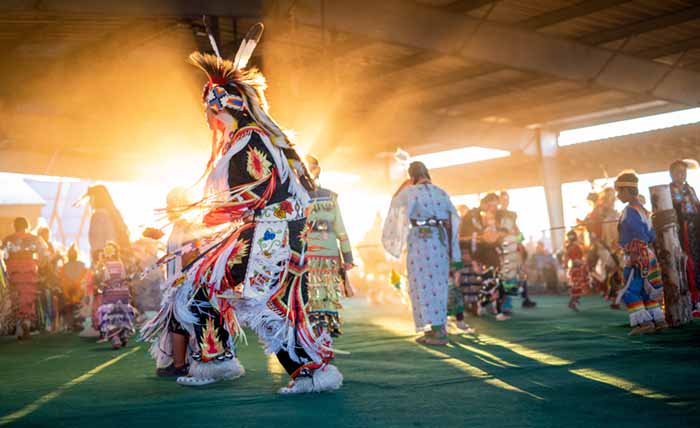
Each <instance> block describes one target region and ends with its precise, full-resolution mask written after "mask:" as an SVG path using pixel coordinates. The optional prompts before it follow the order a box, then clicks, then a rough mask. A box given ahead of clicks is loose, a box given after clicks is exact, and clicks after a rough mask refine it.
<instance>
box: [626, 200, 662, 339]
mask: <svg viewBox="0 0 700 428" xmlns="http://www.w3.org/2000/svg"><path fill="white" fill-rule="evenodd" d="M618 229H619V231H620V245H621V246H622V248H623V249H624V251H625V269H624V280H625V287H624V288H623V289H622V290H621V291H620V293H619V295H618V302H619V300H620V299H621V300H622V301H624V303H625V305H626V306H627V311H628V313H629V318H630V325H631V326H632V327H636V326H640V325H643V324H648V323H651V322H652V321H653V322H654V323H657V324H659V323H665V316H664V313H663V311H662V310H661V305H660V301H661V300H660V299H662V298H663V284H662V282H661V270H660V268H659V265H658V263H657V260H656V256H655V255H654V251H653V250H652V248H651V246H650V245H651V244H652V243H653V242H654V241H655V240H656V232H655V231H654V229H653V227H652V223H651V219H650V217H649V213H648V212H647V210H646V209H645V208H644V206H642V204H641V203H639V202H638V201H634V202H631V203H629V204H628V205H627V206H626V207H625V209H624V211H622V215H621V217H620V223H619V225H618Z"/></svg>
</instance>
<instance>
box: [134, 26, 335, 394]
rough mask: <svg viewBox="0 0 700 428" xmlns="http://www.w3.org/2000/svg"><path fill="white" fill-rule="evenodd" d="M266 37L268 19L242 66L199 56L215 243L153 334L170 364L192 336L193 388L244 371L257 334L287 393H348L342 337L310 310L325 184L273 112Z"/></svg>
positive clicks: (239, 60)
mask: <svg viewBox="0 0 700 428" xmlns="http://www.w3.org/2000/svg"><path fill="white" fill-rule="evenodd" d="M261 34H262V24H257V25H256V26H254V27H253V28H252V29H251V31H250V32H249V33H248V35H247V36H246V38H245V39H244V40H243V42H242V43H241V48H240V49H239V51H238V53H237V54H236V58H235V59H234V60H233V61H230V60H227V59H224V58H220V57H217V56H214V55H209V54H201V53H198V52H195V53H193V54H192V55H190V62H191V63H192V64H194V65H195V66H197V67H198V68H199V69H201V70H202V71H203V72H204V73H205V75H206V77H207V83H206V85H205V86H204V91H203V93H202V101H203V104H204V108H205V113H206V118H207V122H208V124H209V127H210V129H211V130H212V133H213V141H212V152H211V158H210V159H209V162H208V164H207V168H206V171H205V174H206V177H207V180H206V185H205V198H204V199H203V200H202V201H200V202H199V203H197V204H193V205H192V206H191V208H192V209H196V208H199V209H201V210H202V211H203V212H204V216H203V223H204V224H205V225H206V226H207V227H208V236H204V237H203V238H202V241H201V242H202V243H201V245H200V246H199V247H197V248H196V253H198V255H197V256H196V258H195V259H194V260H193V261H192V262H190V263H189V264H188V265H186V266H184V267H183V268H182V269H181V271H180V273H179V274H178V275H174V276H173V279H172V280H169V282H168V283H167V284H166V285H170V288H169V290H167V291H166V295H165V297H164V304H163V307H162V308H161V311H160V313H159V314H158V315H157V316H156V318H154V319H153V320H152V321H151V322H150V323H149V324H148V325H147V326H146V327H145V328H144V329H143V332H142V335H143V337H144V338H145V339H150V340H153V341H154V344H153V347H152V353H153V354H154V355H156V356H157V357H158V358H157V359H158V361H163V362H164V363H165V362H168V361H167V360H168V359H167V356H166V357H165V358H161V353H163V352H167V350H168V349H171V348H172V346H168V345H169V343H168V340H170V335H169V334H168V330H169V329H174V330H178V331H181V332H182V331H184V332H186V333H187V335H188V337H189V338H190V343H189V349H190V353H189V356H188V360H189V362H190V368H189V375H188V376H181V377H178V379H177V382H178V383H180V384H182V385H191V386H199V385H206V384H209V383H212V382H216V381H220V380H226V379H235V378H237V377H240V376H242V375H243V374H244V370H243V367H242V366H241V365H240V363H239V362H238V359H237V358H236V354H235V347H234V338H237V337H238V338H241V339H243V338H244V332H243V327H248V328H250V329H251V330H253V331H254V332H255V333H256V334H257V335H258V337H259V338H260V340H261V341H262V342H263V344H264V347H265V351H266V352H267V353H274V354H276V355H277V358H278V360H279V362H280V363H281V364H282V366H283V367H284V368H285V370H286V371H287V372H288V373H289V375H290V377H291V381H290V383H289V385H288V386H287V387H284V388H282V389H280V391H279V392H280V393H282V394H294V393H306V392H321V391H327V390H333V389H338V388H339V387H340V386H341V384H342V375H341V374H340V372H339V371H338V369H337V368H336V367H335V366H332V365H330V364H329V362H330V360H331V359H332V357H333V350H332V348H331V346H332V342H331V339H330V336H328V335H327V334H326V335H322V336H317V335H316V334H314V332H313V329H312V328H311V325H310V322H309V318H308V313H307V301H308V290H307V284H306V266H305V251H306V234H307V232H308V231H307V230H306V227H305V226H306V215H305V212H306V208H307V206H308V203H309V195H308V191H309V190H312V189H313V182H312V180H311V178H310V177H309V175H308V173H307V171H306V169H305V167H304V166H303V164H302V163H301V161H300V159H299V156H298V154H297V153H296V151H295V150H294V148H293V147H292V145H291V144H290V142H289V141H288V139H287V137H286V136H285V134H284V133H283V132H282V131H281V129H280V127H279V126H278V125H277V124H276V123H275V121H274V120H273V119H272V118H271V117H270V116H269V115H268V114H267V102H266V100H265V96H264V89H265V79H264V77H263V75H262V74H261V73H260V72H259V71H258V70H256V69H249V68H247V67H246V66H247V62H248V59H249V58H250V56H251V55H252V52H253V50H254V48H255V45H256V44H257V42H258V40H259V38H260V35H261ZM173 325H174V326H173ZM164 350H165V351H164Z"/></svg>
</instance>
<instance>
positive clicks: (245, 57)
mask: <svg viewBox="0 0 700 428" xmlns="http://www.w3.org/2000/svg"><path fill="white" fill-rule="evenodd" d="M264 29H265V27H264V26H263V24H262V23H261V22H258V23H257V24H255V25H253V26H252V27H250V30H248V33H247V34H246V35H245V38H243V41H242V42H241V46H240V47H239V48H238V51H237V52H236V56H235V57H234V59H233V65H234V67H235V68H236V69H237V70H242V69H244V68H246V66H248V61H249V60H250V57H252V56H253V52H255V48H256V47H257V46H258V42H259V41H260V37H262V33H263V30H264Z"/></svg>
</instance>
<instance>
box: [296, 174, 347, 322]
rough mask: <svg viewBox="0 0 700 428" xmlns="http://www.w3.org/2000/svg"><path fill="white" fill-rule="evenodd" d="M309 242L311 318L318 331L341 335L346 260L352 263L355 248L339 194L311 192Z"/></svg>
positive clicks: (321, 189) (307, 255)
mask: <svg viewBox="0 0 700 428" xmlns="http://www.w3.org/2000/svg"><path fill="white" fill-rule="evenodd" d="M311 199H312V204H311V211H310V213H309V219H308V222H309V226H310V228H311V230H310V231H309V242H308V249H307V252H306V260H307V263H308V271H309V318H310V319H311V323H312V324H313V326H314V328H315V329H316V331H317V332H319V333H320V332H323V331H326V330H327V331H328V332H329V333H330V334H331V335H339V334H341V330H340V326H341V320H340V315H339V313H338V311H339V310H340V309H342V307H343V305H342V304H341V303H340V299H341V297H343V294H344V293H343V285H344V284H343V282H344V281H345V275H344V274H343V263H352V261H353V259H352V248H351V247H350V240H349V239H348V234H347V232H346V231H345V225H344V224H343V217H342V215H341V214H340V207H339V206H338V196H337V195H336V194H335V193H333V192H331V191H330V190H327V189H323V188H318V189H316V190H315V191H313V192H311Z"/></svg>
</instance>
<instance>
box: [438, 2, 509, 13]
mask: <svg viewBox="0 0 700 428" xmlns="http://www.w3.org/2000/svg"><path fill="white" fill-rule="evenodd" d="M494 1H497V0H456V1H453V2H452V3H450V4H448V5H445V6H442V7H441V9H443V10H445V11H447V12H452V13H461V14H465V13H469V12H471V11H472V10H476V9H478V8H480V7H483V6H486V5H487V4H491V3H493V2H494Z"/></svg>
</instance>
